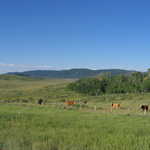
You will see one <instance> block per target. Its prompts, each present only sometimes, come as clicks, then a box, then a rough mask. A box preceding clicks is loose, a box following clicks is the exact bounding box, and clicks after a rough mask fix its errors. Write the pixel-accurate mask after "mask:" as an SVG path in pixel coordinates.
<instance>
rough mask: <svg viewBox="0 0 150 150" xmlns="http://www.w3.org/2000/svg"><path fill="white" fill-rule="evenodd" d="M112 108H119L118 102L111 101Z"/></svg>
mask: <svg viewBox="0 0 150 150" xmlns="http://www.w3.org/2000/svg"><path fill="white" fill-rule="evenodd" d="M112 108H114V109H119V108H120V104H113V103H112Z"/></svg>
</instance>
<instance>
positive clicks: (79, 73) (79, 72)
mask: <svg viewBox="0 0 150 150" xmlns="http://www.w3.org/2000/svg"><path fill="white" fill-rule="evenodd" d="M106 72H107V73H108V72H109V73H111V74H112V75H118V74H130V73H132V72H134V71H128V70H121V69H106V70H90V69H70V70H60V71H56V70H36V71H26V72H21V73H18V72H14V73H8V74H13V75H23V76H28V77H38V78H39V77H42V78H58V79H60V78H66V79H67V78H70V79H72V78H76V79H77V78H84V77H93V76H97V75H99V74H102V73H106Z"/></svg>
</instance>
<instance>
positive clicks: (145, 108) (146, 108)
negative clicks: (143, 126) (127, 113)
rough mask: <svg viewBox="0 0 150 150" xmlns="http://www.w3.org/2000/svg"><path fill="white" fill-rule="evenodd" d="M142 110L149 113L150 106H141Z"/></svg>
mask: <svg viewBox="0 0 150 150" xmlns="http://www.w3.org/2000/svg"><path fill="white" fill-rule="evenodd" d="M141 109H142V110H143V111H145V112H148V109H149V108H148V105H141Z"/></svg>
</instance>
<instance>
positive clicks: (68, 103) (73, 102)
mask: <svg viewBox="0 0 150 150" xmlns="http://www.w3.org/2000/svg"><path fill="white" fill-rule="evenodd" d="M65 104H66V105H67V106H73V105H74V104H77V102H75V101H66V102H65Z"/></svg>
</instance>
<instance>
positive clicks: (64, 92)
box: [0, 79, 150, 150]
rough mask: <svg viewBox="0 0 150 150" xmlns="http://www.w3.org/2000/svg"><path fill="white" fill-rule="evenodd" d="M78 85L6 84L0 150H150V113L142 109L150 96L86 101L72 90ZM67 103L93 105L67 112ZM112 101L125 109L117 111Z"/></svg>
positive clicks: (0, 83)
mask: <svg viewBox="0 0 150 150" xmlns="http://www.w3.org/2000/svg"><path fill="white" fill-rule="evenodd" d="M72 81H73V80H69V79H68V80H67V79H66V80H59V79H56V80H54V79H53V80H50V79H40V80H38V79H37V80H30V81H29V80H22V79H21V80H20V79H15V80H6V79H1V80H0V100H1V103H0V150H149V149H150V112H148V113H147V114H144V113H143V112H142V111H141V110H140V109H139V107H140V105H141V104H150V94H111V95H101V96H85V95H81V94H77V93H74V92H72V91H69V90H68V89H66V86H67V85H68V84H69V83H70V82H72ZM39 98H43V99H44V100H45V101H46V104H44V105H42V106H39V105H37V104H36V103H37V99H39ZM67 99H73V100H76V99H79V100H81V101H82V100H87V101H88V104H87V105H86V106H84V107H82V108H80V107H78V106H75V107H73V108H67V109H64V106H63V103H61V102H63V101H64V100H67ZM8 100H9V103H8ZM24 100H27V101H24ZM55 102H58V103H55ZM112 102H114V103H120V104H121V109H119V110H111V103H112ZM53 103H54V104H53ZM95 106H96V110H95V109H94V108H95Z"/></svg>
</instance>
